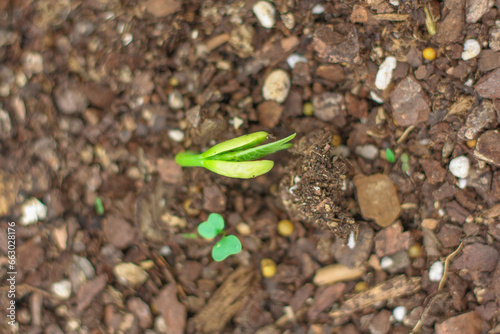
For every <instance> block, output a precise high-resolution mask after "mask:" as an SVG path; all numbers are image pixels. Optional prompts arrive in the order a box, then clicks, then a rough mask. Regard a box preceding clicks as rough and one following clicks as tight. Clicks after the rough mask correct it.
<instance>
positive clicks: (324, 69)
mask: <svg viewBox="0 0 500 334" xmlns="http://www.w3.org/2000/svg"><path fill="white" fill-rule="evenodd" d="M316 75H317V76H318V77H320V78H323V79H326V80H329V81H332V82H342V81H344V80H345V75H344V70H343V68H342V66H340V65H336V64H335V65H320V66H318V68H317V69H316Z"/></svg>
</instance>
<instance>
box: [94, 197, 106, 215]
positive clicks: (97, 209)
mask: <svg viewBox="0 0 500 334" xmlns="http://www.w3.org/2000/svg"><path fill="white" fill-rule="evenodd" d="M94 207H95V212H96V213H97V214H98V215H99V216H102V215H103V214H104V205H103V204H102V200H101V198H100V197H96V198H95V201H94Z"/></svg>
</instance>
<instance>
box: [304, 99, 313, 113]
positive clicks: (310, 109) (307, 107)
mask: <svg viewBox="0 0 500 334" xmlns="http://www.w3.org/2000/svg"><path fill="white" fill-rule="evenodd" d="M302 113H303V114H304V115H306V116H312V115H313V114H314V106H313V104H312V103H311V102H306V103H304V106H303V107H302Z"/></svg>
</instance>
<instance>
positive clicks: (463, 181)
mask: <svg viewBox="0 0 500 334" xmlns="http://www.w3.org/2000/svg"><path fill="white" fill-rule="evenodd" d="M458 187H459V188H460V189H465V188H466V187H467V180H466V179H458Z"/></svg>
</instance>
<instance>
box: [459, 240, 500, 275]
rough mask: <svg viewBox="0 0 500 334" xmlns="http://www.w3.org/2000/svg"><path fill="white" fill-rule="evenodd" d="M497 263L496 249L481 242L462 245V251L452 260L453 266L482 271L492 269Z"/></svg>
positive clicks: (460, 268)
mask: <svg viewBox="0 0 500 334" xmlns="http://www.w3.org/2000/svg"><path fill="white" fill-rule="evenodd" d="M497 265H498V251H497V250H496V249H495V248H494V247H492V246H487V245H483V244H478V243H476V244H470V245H467V246H465V247H464V249H463V250H462V253H461V254H460V255H459V256H458V257H457V258H456V260H455V261H454V262H453V265H452V266H453V268H455V269H458V270H462V269H466V270H469V271H475V272H482V271H487V272H490V271H493V270H495V268H496V267H497Z"/></svg>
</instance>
